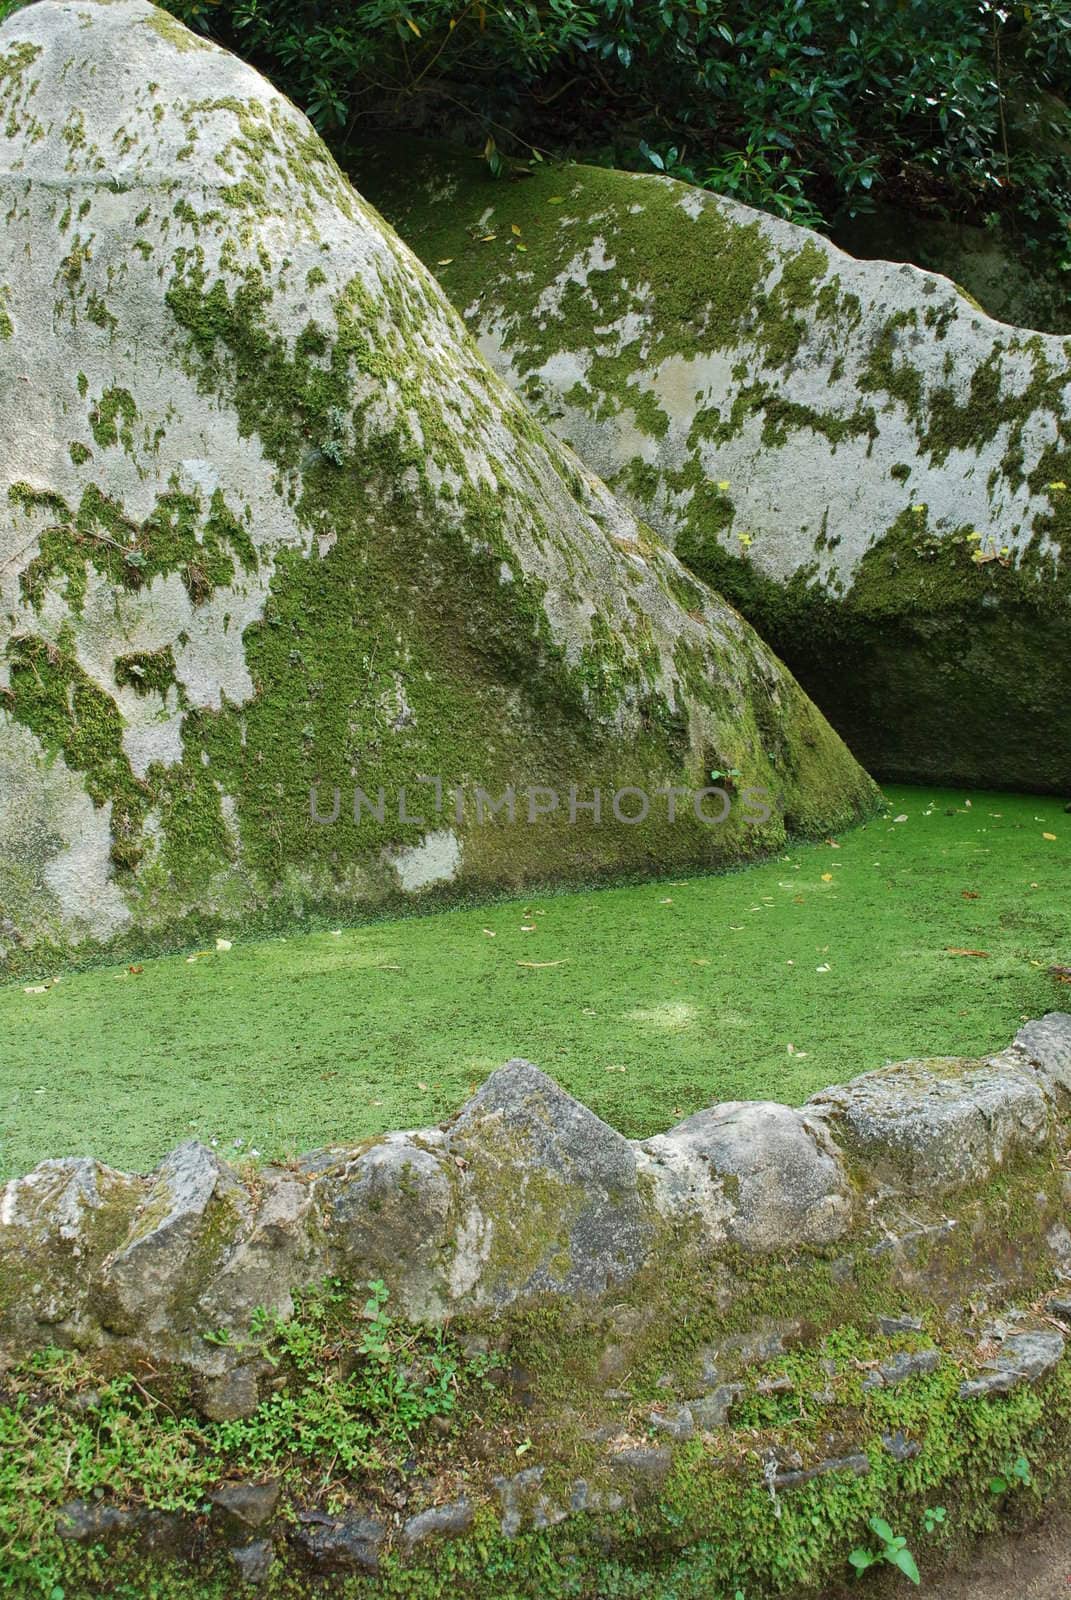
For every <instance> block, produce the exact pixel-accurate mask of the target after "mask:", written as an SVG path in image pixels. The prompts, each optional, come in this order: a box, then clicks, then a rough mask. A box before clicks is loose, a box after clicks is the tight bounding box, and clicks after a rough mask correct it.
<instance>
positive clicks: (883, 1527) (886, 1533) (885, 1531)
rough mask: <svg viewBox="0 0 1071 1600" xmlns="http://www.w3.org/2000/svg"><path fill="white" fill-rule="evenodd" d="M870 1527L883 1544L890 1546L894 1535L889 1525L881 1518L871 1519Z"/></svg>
mask: <svg viewBox="0 0 1071 1600" xmlns="http://www.w3.org/2000/svg"><path fill="white" fill-rule="evenodd" d="M870 1526H871V1527H872V1528H873V1530H874V1532H875V1533H876V1534H877V1536H878V1538H879V1539H881V1540H882V1541H883V1542H884V1543H885V1544H892V1542H893V1540H894V1539H895V1538H896V1535H895V1533H893V1531H892V1529H891V1528H890V1527H889V1524H888V1523H887V1522H886V1521H885V1520H884V1519H883V1518H882V1517H871V1519H870Z"/></svg>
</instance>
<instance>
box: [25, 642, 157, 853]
mask: <svg viewBox="0 0 1071 1600" xmlns="http://www.w3.org/2000/svg"><path fill="white" fill-rule="evenodd" d="M7 655H8V662H9V665H10V683H11V698H10V701H9V706H8V709H9V711H10V713H11V715H12V716H14V717H15V719H16V721H18V722H22V723H24V724H25V726H26V727H28V728H30V729H31V730H32V731H33V732H34V733H35V734H36V735H37V737H38V739H39V740H40V741H41V744H42V745H43V747H44V750H45V753H46V757H49V758H54V757H55V756H56V755H58V754H60V753H62V755H63V757H64V759H65V760H66V762H67V765H68V766H69V767H72V768H73V769H74V770H75V771H78V772H82V773H84V774H85V782H86V789H87V791H88V793H89V795H90V797H91V798H92V800H93V802H94V804H95V805H98V806H102V805H105V804H107V803H109V802H110V803H111V807H112V811H111V826H112V834H113V839H114V843H113V846H112V856H113V859H114V860H115V862H116V864H117V865H121V866H125V867H131V866H133V865H135V864H136V862H137V860H138V859H139V858H140V847H139V846H138V844H137V840H138V837H139V835H140V831H141V824H142V822H143V821H144V819H145V814H146V812H147V810H148V806H149V790H148V786H147V785H146V784H144V783H142V782H141V781H140V780H139V779H137V778H135V776H134V774H133V773H132V771H131V769H130V763H129V761H128V760H127V758H126V755H125V754H124V752H123V748H122V719H121V718H120V715H119V710H118V708H117V706H116V704H115V702H114V700H113V699H112V698H111V696H110V695H108V694H106V693H105V692H104V691H103V690H102V689H99V688H98V687H97V686H96V684H94V683H93V682H92V680H91V679H90V678H89V677H88V676H87V675H86V674H85V672H83V671H82V669H81V667H79V665H78V664H77V662H76V661H75V659H74V655H73V651H72V648H71V641H66V642H65V643H61V644H58V645H50V644H48V643H47V642H46V641H45V640H43V639H35V638H31V637H28V636H25V635H24V636H20V637H16V638H15V639H14V640H13V641H12V642H11V643H10V644H9V645H8V651H7Z"/></svg>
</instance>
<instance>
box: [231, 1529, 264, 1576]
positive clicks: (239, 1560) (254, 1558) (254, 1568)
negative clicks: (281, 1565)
mask: <svg viewBox="0 0 1071 1600" xmlns="http://www.w3.org/2000/svg"><path fill="white" fill-rule="evenodd" d="M231 1560H232V1561H233V1562H234V1565H235V1566H236V1567H237V1569H238V1576H239V1578H240V1579H241V1581H242V1583H248V1584H257V1583H266V1582H267V1580H268V1578H269V1576H270V1574H271V1569H272V1567H273V1566H274V1565H275V1550H274V1548H273V1546H272V1542H271V1540H270V1539H257V1540H256V1541H255V1543H253V1544H243V1545H238V1546H236V1548H235V1549H233V1550H232V1551H231Z"/></svg>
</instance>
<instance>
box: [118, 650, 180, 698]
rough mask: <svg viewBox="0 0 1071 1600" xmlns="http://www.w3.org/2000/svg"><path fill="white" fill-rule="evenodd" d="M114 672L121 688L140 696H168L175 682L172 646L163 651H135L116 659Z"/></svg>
mask: <svg viewBox="0 0 1071 1600" xmlns="http://www.w3.org/2000/svg"><path fill="white" fill-rule="evenodd" d="M114 670H115V681H116V683H117V684H119V685H120V687H125V686H129V687H130V688H131V689H133V690H134V692H135V693H136V694H139V695H147V694H159V695H166V694H167V691H168V689H169V688H170V687H171V685H172V684H173V683H174V682H175V657H174V653H173V652H172V649H171V646H170V645H165V646H164V648H163V649H162V650H141V651H135V652H134V653H133V654H132V655H129V656H118V657H116V662H115V669H114Z"/></svg>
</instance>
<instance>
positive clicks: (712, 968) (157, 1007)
mask: <svg viewBox="0 0 1071 1600" xmlns="http://www.w3.org/2000/svg"><path fill="white" fill-rule="evenodd" d="M886 792H887V795H888V798H889V802H890V804H889V807H888V809H887V811H886V812H885V813H883V814H882V815H881V816H879V817H878V818H877V819H876V820H875V821H873V822H871V823H869V824H868V825H867V826H865V827H862V828H859V829H857V830H856V831H855V832H853V833H850V834H846V835H844V836H843V837H842V838H839V839H837V840H832V841H826V842H821V843H818V844H815V845H807V846H801V847H798V848H795V849H793V850H792V851H791V852H790V853H789V854H787V855H785V856H782V857H780V858H778V859H776V860H773V861H770V862H768V863H766V864H765V865H763V866H759V867H752V868H749V869H747V870H746V871H742V872H738V873H733V874H729V875H727V876H723V877H690V878H687V879H680V880H676V881H668V880H667V881H663V882H658V883H649V884H646V885H643V886H641V887H638V888H637V887H630V888H618V889H601V890H596V891H589V892H586V893H574V894H560V895H546V896H538V897H536V898H534V899H526V900H515V901H508V902H499V903H497V904H495V905H493V906H488V907H484V908H483V909H475V910H474V909H471V908H466V909H464V910H457V911H451V912H445V913H437V914H434V915H429V916H426V917H409V918H406V919H404V920H400V921H393V922H379V923H370V924H369V923H366V924H363V925H361V926H359V927H353V928H342V929H340V930H338V931H337V932H334V931H325V932H320V933H303V934H295V935H294V936H293V937H291V938H288V939H279V938H276V939H270V940H264V941H261V942H257V943H250V944H235V945H234V946H233V947H232V948H231V949H226V950H216V949H214V948H213V949H210V950H207V951H203V952H195V953H193V955H192V958H191V953H189V952H186V953H183V954H179V955H172V956H165V957H158V958H155V959H152V960H146V961H145V962H144V963H143V965H142V967H141V970H140V971H134V970H128V968H127V967H126V966H125V965H124V966H122V967H116V968H110V969H109V968H97V969H94V970H92V971H87V972H78V973H68V974H64V975H61V976H60V981H59V982H57V983H54V984H53V985H52V986H50V987H48V988H44V989H43V992H39V991H41V990H42V984H41V983H34V984H30V985H26V984H23V983H21V982H20V983H18V984H11V985H9V986H7V987H5V988H0V1040H2V1046H0V1175H3V1176H10V1175H11V1174H13V1173H17V1172H19V1171H22V1170H25V1169H26V1168H27V1167H29V1166H31V1165H33V1164H34V1163H35V1162H37V1161H39V1160H41V1159H43V1158H44V1157H45V1156H56V1155H65V1154H93V1155H96V1156H98V1157H100V1158H102V1159H104V1160H106V1161H109V1162H111V1163H113V1164H115V1165H119V1166H126V1167H133V1168H148V1167H150V1166H152V1165H153V1164H154V1163H155V1162H156V1161H157V1160H159V1158H160V1157H161V1156H162V1155H163V1154H164V1152H165V1151H166V1150H167V1149H168V1148H170V1146H171V1145H173V1144H175V1143H177V1142H178V1141H180V1140H182V1139H187V1138H199V1139H203V1140H205V1141H206V1142H211V1141H217V1142H218V1146H219V1148H220V1150H221V1152H223V1153H227V1154H229V1155H231V1156H234V1155H236V1154H241V1155H248V1154H249V1153H250V1152H253V1151H256V1152H257V1153H259V1154H260V1155H261V1156H265V1157H266V1156H279V1155H285V1154H287V1153H292V1152H296V1151H300V1150H304V1149H308V1148H310V1147H311V1146H314V1145H317V1144H323V1143H328V1142H331V1141H352V1140H357V1139H360V1138H362V1137H365V1136H367V1135H370V1134H376V1133H380V1132H382V1131H384V1130H385V1129H388V1128H395V1127H406V1126H416V1125H420V1124H426V1123H430V1122H435V1121H438V1120H440V1119H441V1118H443V1117H445V1116H447V1115H448V1114H449V1113H450V1112H452V1111H453V1110H454V1109H455V1108H456V1107H457V1106H458V1105H459V1104H460V1103H461V1102H462V1100H464V1099H465V1097H466V1096H467V1095H468V1094H470V1093H471V1091H472V1090H473V1088H474V1087H475V1086H476V1085H477V1084H478V1083H479V1082H480V1080H481V1079H482V1078H484V1077H485V1076H486V1074H487V1073H488V1072H489V1071H491V1069H492V1068H494V1067H496V1066H498V1065H500V1064H501V1063H502V1062H503V1061H505V1060H506V1059H507V1058H508V1057H510V1056H513V1055H525V1056H527V1057H528V1058H529V1059H531V1060H533V1061H535V1062H536V1063H537V1064H538V1065H539V1066H541V1067H543V1068H544V1069H545V1070H546V1071H547V1072H549V1073H551V1074H552V1075H553V1076H554V1077H555V1078H557V1079H558V1080H559V1082H561V1083H562V1084H564V1086H565V1087H566V1088H567V1089H569V1090H570V1091H571V1093H573V1094H575V1095H577V1096H578V1097H579V1098H581V1099H582V1100H584V1101H585V1102H586V1103H587V1104H588V1105H590V1106H592V1107H593V1109H594V1110H595V1111H597V1112H598V1113H599V1115H600V1116H602V1117H605V1118H606V1119H607V1120H608V1121H609V1122H611V1123H613V1124H614V1125H615V1126H616V1127H618V1128H620V1129H621V1130H622V1131H624V1132H625V1133H627V1134H629V1135H631V1136H638V1135H644V1134H649V1133H652V1132H655V1131H657V1130H658V1129H661V1128H664V1127H666V1126H668V1125H669V1124H670V1123H672V1122H674V1121H676V1120H678V1119H679V1118H680V1117H682V1116H685V1115H687V1114H688V1113H690V1112H692V1111H695V1110H697V1109H698V1108H699V1107H701V1106H705V1105H710V1104H712V1103H714V1102H715V1101H718V1100H730V1099H763V1098H771V1099H778V1100H786V1101H789V1102H798V1101H800V1100H802V1099H804V1098H806V1096H807V1095H809V1094H811V1093H813V1092H814V1090H816V1089H818V1088H821V1087H823V1086H825V1085H827V1084H830V1083H835V1082H840V1081H843V1080H844V1079H845V1078H849V1077H851V1076H853V1075H854V1074H856V1073H859V1072H865V1071H867V1070H869V1069H870V1068H872V1067H878V1066H881V1065H883V1064H884V1063H885V1062H887V1061H891V1060H896V1059H898V1058H900V1057H903V1056H908V1055H937V1054H971V1053H980V1052H984V1051H987V1050H990V1049H994V1048H997V1047H999V1046H1001V1045H1004V1044H1006V1043H1007V1042H1008V1040H1009V1039H1010V1038H1011V1036H1012V1035H1013V1034H1014V1032H1015V1030H1016V1029H1017V1027H1018V1026H1019V1024H1020V1021H1021V1020H1022V1019H1023V1018H1024V1017H1026V1016H1034V1015H1038V1014H1039V1013H1041V1012H1043V1011H1046V1010H1053V1009H1058V1008H1059V1007H1060V1005H1061V1002H1063V1003H1064V1005H1065V1006H1066V1007H1067V1008H1068V1009H1071V990H1068V989H1062V990H1061V989H1060V988H1058V987H1057V986H1056V985H1055V984H1054V981H1053V979H1052V978H1051V977H1050V976H1049V974H1048V972H1047V968H1048V966H1049V965H1050V963H1053V962H1060V961H1063V962H1071V815H1068V814H1066V813H1065V811H1064V808H1063V804H1062V802H1060V801H1059V800H1056V799H1053V798H1049V797H1036V796H1029V795H1027V796H1023V795H1007V794H987V793H979V792H973V793H971V794H970V795H967V794H965V793H958V792H949V791H940V790H934V789H925V790H921V789H903V788H891V789H889V790H887V791H886ZM965 952H971V953H965Z"/></svg>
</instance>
